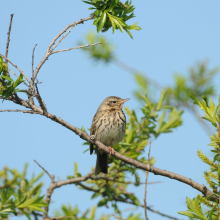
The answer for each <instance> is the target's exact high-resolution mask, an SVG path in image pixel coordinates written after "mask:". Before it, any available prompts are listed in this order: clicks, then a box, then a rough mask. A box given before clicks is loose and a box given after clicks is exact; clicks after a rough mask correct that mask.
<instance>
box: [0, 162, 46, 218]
mask: <svg viewBox="0 0 220 220" xmlns="http://www.w3.org/2000/svg"><path fill="white" fill-rule="evenodd" d="M26 173H27V164H26V165H25V167H24V170H23V171H22V172H21V173H19V172H18V171H17V170H16V169H8V168H7V167H4V169H3V170H2V171H0V219H1V218H7V216H8V215H11V214H14V215H17V214H18V213H23V214H24V215H26V216H27V218H28V219H29V220H31V218H30V214H31V213H32V212H33V211H37V212H45V211H44V209H42V208H43V207H45V206H47V204H46V203H45V202H44V199H43V197H44V196H40V193H41V187H42V186H43V182H40V183H37V181H38V180H39V179H40V178H41V177H42V175H43V173H40V174H39V175H37V176H36V177H35V176H34V175H32V178H31V179H30V180H28V179H27V178H26Z"/></svg>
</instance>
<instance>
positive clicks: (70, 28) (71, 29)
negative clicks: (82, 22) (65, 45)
mask: <svg viewBox="0 0 220 220" xmlns="http://www.w3.org/2000/svg"><path fill="white" fill-rule="evenodd" d="M72 29H73V27H71V28H70V29H69V30H68V32H67V33H66V34H65V35H64V36H63V37H62V38H61V39H60V40H59V41H58V43H57V44H56V45H55V46H54V47H53V48H52V49H51V51H54V49H55V48H56V47H57V46H58V45H59V44H60V43H61V41H62V40H63V39H64V38H65V37H66V36H67V35H68V34H69V33H70V31H71V30H72Z"/></svg>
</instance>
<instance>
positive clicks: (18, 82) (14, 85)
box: [13, 74, 24, 89]
mask: <svg viewBox="0 0 220 220" xmlns="http://www.w3.org/2000/svg"><path fill="white" fill-rule="evenodd" d="M23 82H24V80H23V75H22V74H20V75H19V77H18V78H17V80H16V81H15V83H14V84H13V89H15V88H16V87H17V86H19V85H20V84H21V83H23Z"/></svg>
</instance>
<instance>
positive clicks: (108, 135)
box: [90, 96, 129, 176]
mask: <svg viewBox="0 0 220 220" xmlns="http://www.w3.org/2000/svg"><path fill="white" fill-rule="evenodd" d="M128 100H129V98H128V99H122V98H119V97H116V96H109V97H107V98H106V99H105V100H104V101H103V102H102V103H101V105H100V106H99V108H98V110H97V112H96V114H95V116H94V117H93V120H92V125H91V128H90V135H91V136H92V135H94V138H95V139H96V140H98V141H100V142H101V143H103V144H104V145H106V146H108V148H109V151H110V155H112V154H113V155H114V154H115V150H114V149H113V148H112V146H113V145H115V144H117V143H119V142H121V141H122V140H123V139H124V136H125V130H126V117H125V114H124V112H123V110H122V108H123V104H124V103H125V102H126V101H128ZM93 150H94V144H93V143H90V155H91V154H93ZM95 152H96V154H97V159H96V167H95V175H96V176H97V175H98V174H99V173H100V172H102V173H105V174H107V173H108V154H107V153H105V152H104V151H102V150H99V149H98V148H97V147H96V148H95Z"/></svg>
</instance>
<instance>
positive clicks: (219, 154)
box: [179, 94, 220, 220]
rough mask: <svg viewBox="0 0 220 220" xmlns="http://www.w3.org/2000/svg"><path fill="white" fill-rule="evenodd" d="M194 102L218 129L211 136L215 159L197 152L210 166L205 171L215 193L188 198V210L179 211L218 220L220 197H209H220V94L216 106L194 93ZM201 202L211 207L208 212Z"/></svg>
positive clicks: (193, 216) (197, 217)
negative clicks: (219, 199) (203, 208)
mask: <svg viewBox="0 0 220 220" xmlns="http://www.w3.org/2000/svg"><path fill="white" fill-rule="evenodd" d="M190 95H191V98H192V99H193V101H194V103H195V104H197V105H198V106H199V108H200V109H201V110H202V111H204V113H205V116H204V117H202V118H203V119H205V120H207V121H209V122H211V124H212V125H213V127H214V128H215V129H216V130H217V131H218V132H217V133H216V134H215V135H212V136H211V144H209V145H210V146H212V147H213V149H212V150H211V152H212V155H213V159H209V158H208V157H207V156H206V155H205V154H203V153H202V152H201V151H200V150H198V152H197V154H198V156H199V158H200V159H201V160H202V161H203V162H204V163H206V164H207V165H209V166H210V170H209V171H205V172H204V177H205V180H206V182H207V184H208V186H209V187H210V188H211V190H212V191H213V194H212V195H211V196H209V197H207V198H205V197H202V196H201V195H198V196H197V197H196V198H194V199H193V200H191V199H189V198H187V201H186V203H187V207H188V211H187V212H185V211H183V212H179V214H182V215H186V216H189V217H191V218H192V219H204V220H215V219H216V220H217V219H218V212H217V211H218V209H219V207H218V199H216V201H214V202H211V201H209V199H210V198H211V197H212V199H214V196H215V197H216V198H218V197H219V196H220V112H219V105H220V96H219V103H218V105H217V106H216V105H215V103H214V102H213V100H212V99H211V98H210V101H209V102H208V101H207V99H202V100H201V101H199V100H198V99H197V98H196V96H195V95H194V94H190ZM201 203H203V204H204V205H205V207H207V208H208V209H209V211H208V212H206V213H203V212H202V209H201Z"/></svg>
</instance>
